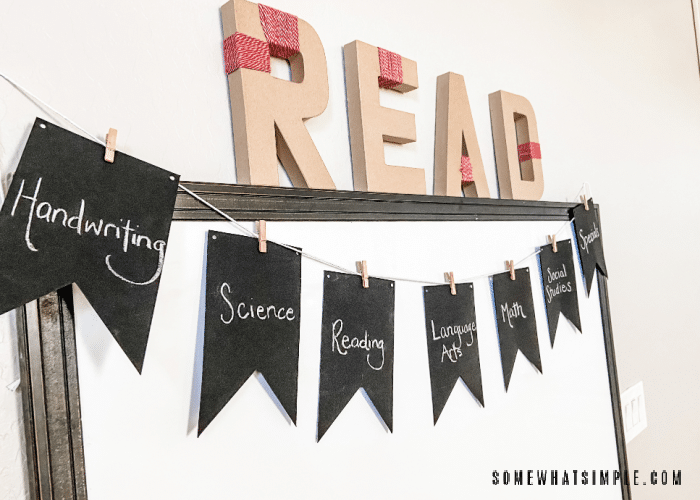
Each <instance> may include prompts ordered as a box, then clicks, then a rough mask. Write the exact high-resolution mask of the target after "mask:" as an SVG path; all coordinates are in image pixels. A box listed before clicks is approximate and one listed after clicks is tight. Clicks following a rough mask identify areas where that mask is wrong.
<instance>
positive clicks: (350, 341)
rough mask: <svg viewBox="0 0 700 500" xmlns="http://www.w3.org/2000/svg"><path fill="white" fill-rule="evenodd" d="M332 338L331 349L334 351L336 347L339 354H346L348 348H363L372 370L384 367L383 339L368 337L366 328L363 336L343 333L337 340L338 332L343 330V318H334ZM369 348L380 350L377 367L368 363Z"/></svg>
mask: <svg viewBox="0 0 700 500" xmlns="http://www.w3.org/2000/svg"><path fill="white" fill-rule="evenodd" d="M332 330H333V338H332V340H331V351H332V352H335V350H336V349H338V354H341V355H342V356H345V355H347V353H348V350H349V349H364V350H365V351H367V364H368V365H369V367H370V368H371V369H372V370H377V371H379V370H381V369H382V368H384V340H383V339H370V338H369V335H368V334H367V330H365V336H364V338H357V337H352V338H351V337H348V336H347V335H343V336H342V338H341V339H340V341H339V340H338V337H340V334H341V333H342V331H343V320H342V319H336V320H335V321H334V322H333V328H332ZM371 349H379V350H381V351H382V364H381V365H379V366H378V367H375V366H373V365H372V363H370V361H369V357H370V355H371V354H372V353H371V352H370V350H371Z"/></svg>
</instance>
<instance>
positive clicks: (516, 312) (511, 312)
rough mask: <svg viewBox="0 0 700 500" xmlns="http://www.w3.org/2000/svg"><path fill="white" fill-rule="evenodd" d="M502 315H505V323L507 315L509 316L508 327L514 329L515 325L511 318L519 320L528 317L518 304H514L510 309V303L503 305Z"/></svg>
mask: <svg viewBox="0 0 700 500" xmlns="http://www.w3.org/2000/svg"><path fill="white" fill-rule="evenodd" d="M501 314H502V315H503V322H504V323H505V322H506V315H508V326H510V327H511V328H513V323H512V322H511V321H510V320H511V318H518V317H520V316H522V317H523V318H527V316H525V311H523V306H521V305H520V304H518V303H517V302H513V305H512V306H510V307H508V302H506V303H505V304H501Z"/></svg>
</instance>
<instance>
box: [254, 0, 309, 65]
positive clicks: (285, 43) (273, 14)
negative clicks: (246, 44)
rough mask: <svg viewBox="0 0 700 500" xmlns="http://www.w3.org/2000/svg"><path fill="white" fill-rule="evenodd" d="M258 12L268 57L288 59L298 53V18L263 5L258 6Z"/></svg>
mask: <svg viewBox="0 0 700 500" xmlns="http://www.w3.org/2000/svg"><path fill="white" fill-rule="evenodd" d="M258 11H259V12H260V23H261V24H262V29H263V32H264V33H265V38H266V39H267V43H268V44H269V46H270V55H271V56H272V57H279V58H281V59H289V58H290V57H292V56H293V55H295V54H297V53H299V18H297V16H293V15H292V14H287V13H286V12H282V11H281V10H277V9H273V8H272V7H268V6H267V5H263V4H258Z"/></svg>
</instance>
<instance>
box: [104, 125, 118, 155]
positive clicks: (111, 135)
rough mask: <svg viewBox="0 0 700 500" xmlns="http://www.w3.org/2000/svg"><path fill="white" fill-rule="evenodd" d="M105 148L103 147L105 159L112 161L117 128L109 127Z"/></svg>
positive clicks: (115, 147) (115, 146)
mask: <svg viewBox="0 0 700 500" xmlns="http://www.w3.org/2000/svg"><path fill="white" fill-rule="evenodd" d="M106 147H107V149H105V161H106V162H107V163H114V152H115V151H116V150H117V129H115V128H110V129H109V132H107V146H106Z"/></svg>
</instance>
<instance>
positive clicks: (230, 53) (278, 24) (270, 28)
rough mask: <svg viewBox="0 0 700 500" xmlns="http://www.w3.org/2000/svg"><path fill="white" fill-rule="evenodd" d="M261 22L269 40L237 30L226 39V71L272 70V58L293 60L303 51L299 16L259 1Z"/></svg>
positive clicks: (266, 71) (229, 72) (227, 72)
mask: <svg viewBox="0 0 700 500" xmlns="http://www.w3.org/2000/svg"><path fill="white" fill-rule="evenodd" d="M258 12H259V14H260V24H261V25H262V29H263V33H264V34H265V39H266V40H267V41H265V42H264V41H262V40H258V39H257V38H253V37H252V36H248V35H245V34H243V33H241V32H236V33H234V34H233V35H231V36H229V37H228V38H226V39H225V40H224V63H225V66H226V74H227V75H230V74H231V73H233V72H234V71H236V70H237V69H239V68H247V69H254V70H256V71H264V72H265V73H270V72H271V68H270V57H271V56H272V57H280V58H282V59H289V58H290V57H292V56H293V55H295V54H297V53H299V50H300V49H299V19H298V18H297V16H293V15H291V14H287V13H286V12H282V11H281V10H277V9H273V8H272V7H268V6H266V5H262V4H258Z"/></svg>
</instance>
